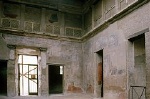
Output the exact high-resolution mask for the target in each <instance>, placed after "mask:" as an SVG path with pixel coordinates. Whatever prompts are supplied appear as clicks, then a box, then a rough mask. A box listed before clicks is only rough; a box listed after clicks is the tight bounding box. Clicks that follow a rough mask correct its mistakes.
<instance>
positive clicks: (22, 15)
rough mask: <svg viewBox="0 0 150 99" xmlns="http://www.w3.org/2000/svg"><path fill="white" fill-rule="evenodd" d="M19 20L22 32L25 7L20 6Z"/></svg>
mask: <svg viewBox="0 0 150 99" xmlns="http://www.w3.org/2000/svg"><path fill="white" fill-rule="evenodd" d="M20 15H21V18H20V27H19V28H20V30H22V31H24V29H25V26H24V21H25V5H24V4H21V12H20Z"/></svg>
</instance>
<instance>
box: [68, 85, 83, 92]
mask: <svg viewBox="0 0 150 99" xmlns="http://www.w3.org/2000/svg"><path fill="white" fill-rule="evenodd" d="M67 91H68V92H73V93H81V92H82V89H81V88H80V87H76V86H74V84H71V85H69V86H68V90H67Z"/></svg>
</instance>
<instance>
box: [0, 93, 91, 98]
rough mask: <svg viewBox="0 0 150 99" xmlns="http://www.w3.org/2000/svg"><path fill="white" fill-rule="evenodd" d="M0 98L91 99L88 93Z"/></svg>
mask: <svg viewBox="0 0 150 99" xmlns="http://www.w3.org/2000/svg"><path fill="white" fill-rule="evenodd" d="M0 99H93V96H92V95H90V94H68V95H61V94H59V95H50V96H45V97H44V96H43V97H41V96H16V97H6V96H0Z"/></svg>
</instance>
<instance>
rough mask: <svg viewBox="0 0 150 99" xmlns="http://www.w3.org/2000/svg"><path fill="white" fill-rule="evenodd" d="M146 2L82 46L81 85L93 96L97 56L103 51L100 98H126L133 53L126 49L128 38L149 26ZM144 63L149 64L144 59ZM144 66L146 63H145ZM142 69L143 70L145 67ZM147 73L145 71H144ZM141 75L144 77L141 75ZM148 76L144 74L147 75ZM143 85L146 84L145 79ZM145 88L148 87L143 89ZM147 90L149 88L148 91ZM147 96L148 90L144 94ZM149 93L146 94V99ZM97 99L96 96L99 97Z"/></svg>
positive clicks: (149, 4)
mask: <svg viewBox="0 0 150 99" xmlns="http://www.w3.org/2000/svg"><path fill="white" fill-rule="evenodd" d="M149 10H150V3H147V4H146V5H144V6H142V7H140V8H139V9H136V10H135V11H133V12H132V13H130V14H128V15H126V16H125V17H123V18H122V19H120V20H118V21H116V22H114V23H112V24H110V25H109V27H107V28H106V29H104V30H103V31H96V32H99V33H98V34H97V35H96V36H94V37H92V38H91V39H89V40H88V41H86V42H84V43H83V47H82V48H83V81H84V82H83V83H84V84H83V85H84V89H85V90H87V89H88V86H89V85H91V86H92V87H93V88H94V95H95V97H99V93H97V91H96V90H97V89H96V88H97V87H98V84H97V71H96V68H97V64H98V61H99V60H98V58H97V53H95V52H98V51H99V50H102V49H103V66H104V70H103V72H104V97H103V99H110V98H111V99H128V98H129V93H130V92H129V89H130V86H131V81H130V80H129V77H130V76H131V75H130V73H132V72H133V71H131V67H132V66H133V65H134V63H133V62H134V60H133V59H134V58H133V59H132V57H130V55H131V54H133V52H132V51H131V49H128V47H129V46H130V44H129V41H128V38H129V36H131V35H134V34H135V33H137V32H139V31H142V30H144V29H147V28H149V27H150V22H149V20H150V12H149ZM145 35H147V36H145V38H146V39H147V40H146V41H145V42H146V43H147V45H146V49H147V50H146V53H149V47H148V46H149V45H148V38H149V32H146V33H145ZM147 58H148V57H146V59H147ZM146 62H149V60H148V59H147V61H146ZM147 67H148V64H147ZM147 67H146V68H147ZM147 73H148V72H147ZM143 75H144V74H143ZM148 75H149V74H147V76H148ZM146 83H148V84H147V86H149V81H148V80H146ZM147 88H148V87H147ZM148 89H149V88H148ZM147 93H149V91H147ZM148 95H149V94H147V97H148ZM99 98H100V97H99Z"/></svg>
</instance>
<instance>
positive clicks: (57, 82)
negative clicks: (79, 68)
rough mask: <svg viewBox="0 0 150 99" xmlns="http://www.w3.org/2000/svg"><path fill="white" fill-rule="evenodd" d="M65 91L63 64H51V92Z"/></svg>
mask: <svg viewBox="0 0 150 99" xmlns="http://www.w3.org/2000/svg"><path fill="white" fill-rule="evenodd" d="M58 93H63V66H56V65H49V94H58Z"/></svg>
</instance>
